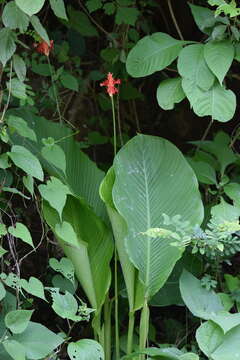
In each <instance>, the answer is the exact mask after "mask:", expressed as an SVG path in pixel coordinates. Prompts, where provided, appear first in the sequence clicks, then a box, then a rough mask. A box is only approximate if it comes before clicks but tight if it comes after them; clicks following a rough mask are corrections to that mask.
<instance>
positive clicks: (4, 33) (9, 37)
mask: <svg viewBox="0 0 240 360" xmlns="http://www.w3.org/2000/svg"><path fill="white" fill-rule="evenodd" d="M15 40H16V35H15V33H14V32H13V31H12V30H11V29H9V28H4V29H2V30H1V31H0V48H1V51H0V61H1V63H2V64H3V66H5V65H6V63H7V61H8V60H9V59H10V58H11V57H12V56H13V54H14V53H15V51H16V44H15Z"/></svg>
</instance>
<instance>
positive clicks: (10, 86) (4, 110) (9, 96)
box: [0, 61, 13, 123]
mask: <svg viewBox="0 0 240 360" xmlns="http://www.w3.org/2000/svg"><path fill="white" fill-rule="evenodd" d="M12 68H13V63H12V61H11V63H10V77H9V87H8V97H7V102H6V104H5V105H4V108H3V112H2V116H1V119H0V123H2V122H3V121H4V116H5V114H6V111H7V109H8V106H9V103H10V99H11V90H12Z"/></svg>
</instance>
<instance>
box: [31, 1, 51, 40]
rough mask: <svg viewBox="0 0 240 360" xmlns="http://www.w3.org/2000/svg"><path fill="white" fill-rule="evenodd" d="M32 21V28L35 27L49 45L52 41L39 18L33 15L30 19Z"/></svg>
mask: <svg viewBox="0 0 240 360" xmlns="http://www.w3.org/2000/svg"><path fill="white" fill-rule="evenodd" d="M34 1H36V0H34ZM30 21H31V24H32V26H33V27H34V30H35V31H36V32H37V33H38V35H39V36H40V37H41V38H42V39H43V40H45V41H46V42H47V43H48V44H49V43H50V41H49V37H48V34H47V32H46V30H45V29H44V27H43V26H42V24H41V22H40V20H39V18H38V17H37V16H35V15H33V16H32V17H31V18H30Z"/></svg>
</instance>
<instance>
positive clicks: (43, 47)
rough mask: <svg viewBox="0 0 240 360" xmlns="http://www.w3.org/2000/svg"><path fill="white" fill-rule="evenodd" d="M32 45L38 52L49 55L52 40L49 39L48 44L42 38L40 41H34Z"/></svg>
mask: <svg viewBox="0 0 240 360" xmlns="http://www.w3.org/2000/svg"><path fill="white" fill-rule="evenodd" d="M33 46H34V47H35V49H36V51H37V52H38V53H40V54H43V55H46V56H49V54H50V52H51V51H52V49H53V40H50V45H48V43H47V42H46V41H44V40H42V41H41V42H40V43H37V44H36V43H34V44H33Z"/></svg>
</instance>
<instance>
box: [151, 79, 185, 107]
mask: <svg viewBox="0 0 240 360" xmlns="http://www.w3.org/2000/svg"><path fill="white" fill-rule="evenodd" d="M184 98H185V93H184V92H183V89H182V79H181V78H180V77H178V78H175V79H167V80H163V81H162V82H161V83H160V84H159V86H158V88H157V101H158V105H159V106H160V107H161V108H162V109H164V110H172V109H173V108H174V105H175V104H177V103H179V102H181V101H182V100H183V99H184Z"/></svg>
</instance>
